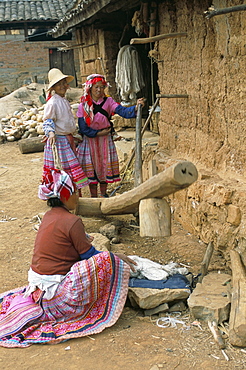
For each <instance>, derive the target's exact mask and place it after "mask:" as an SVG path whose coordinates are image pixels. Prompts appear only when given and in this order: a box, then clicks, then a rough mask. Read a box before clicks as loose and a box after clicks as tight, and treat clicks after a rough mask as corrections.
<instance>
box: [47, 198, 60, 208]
mask: <svg viewBox="0 0 246 370" xmlns="http://www.w3.org/2000/svg"><path fill="white" fill-rule="evenodd" d="M47 205H48V206H49V207H52V208H53V207H63V206H64V204H63V203H62V201H61V199H59V198H57V197H56V198H50V199H48V200H47Z"/></svg>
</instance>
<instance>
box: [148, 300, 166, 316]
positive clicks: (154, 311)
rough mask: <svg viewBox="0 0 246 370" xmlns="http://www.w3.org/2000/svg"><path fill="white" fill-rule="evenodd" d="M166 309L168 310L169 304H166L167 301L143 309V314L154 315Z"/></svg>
mask: <svg viewBox="0 0 246 370" xmlns="http://www.w3.org/2000/svg"><path fill="white" fill-rule="evenodd" d="M167 311H169V306H168V304H167V303H163V304H161V305H160V306H158V307H155V308H151V309H149V310H144V315H145V316H152V315H156V314H158V313H161V312H167Z"/></svg>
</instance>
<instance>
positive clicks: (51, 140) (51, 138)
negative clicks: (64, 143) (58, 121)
mask: <svg viewBox="0 0 246 370" xmlns="http://www.w3.org/2000/svg"><path fill="white" fill-rule="evenodd" d="M48 140H49V143H50V145H54V144H55V143H56V135H55V133H54V132H53V131H50V132H49V138H48Z"/></svg>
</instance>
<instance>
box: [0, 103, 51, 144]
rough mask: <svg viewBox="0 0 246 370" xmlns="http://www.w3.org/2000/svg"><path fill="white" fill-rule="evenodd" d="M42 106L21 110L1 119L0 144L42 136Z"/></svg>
mask: <svg viewBox="0 0 246 370" xmlns="http://www.w3.org/2000/svg"><path fill="white" fill-rule="evenodd" d="M43 113H44V106H42V107H38V108H36V107H35V108H33V107H32V108H30V109H26V110H25V108H23V109H21V110H18V111H15V112H14V113H13V114H8V115H7V116H6V117H4V118H2V119H1V127H0V142H5V141H15V140H20V139H26V138H30V137H37V136H40V135H41V136H42V135H43V134H44V131H43V128H42V125H43Z"/></svg>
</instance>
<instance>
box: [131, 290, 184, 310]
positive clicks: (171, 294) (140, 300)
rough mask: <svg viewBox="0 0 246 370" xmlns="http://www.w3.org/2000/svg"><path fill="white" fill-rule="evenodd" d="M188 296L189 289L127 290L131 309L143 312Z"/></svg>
mask: <svg viewBox="0 0 246 370" xmlns="http://www.w3.org/2000/svg"><path fill="white" fill-rule="evenodd" d="M189 295H190V290H189V289H150V288H129V291H128V297H129V300H130V302H131V304H132V306H133V307H136V305H137V306H138V307H140V308H143V309H145V310H148V309H151V308H155V307H158V306H160V305H161V304H163V303H167V302H172V301H182V300H184V299H187V298H188V297H189Z"/></svg>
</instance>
